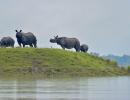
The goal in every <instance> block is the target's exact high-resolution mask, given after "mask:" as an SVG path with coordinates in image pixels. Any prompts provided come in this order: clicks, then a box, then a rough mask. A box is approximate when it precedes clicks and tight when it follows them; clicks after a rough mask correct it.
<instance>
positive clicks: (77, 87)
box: [0, 77, 130, 100]
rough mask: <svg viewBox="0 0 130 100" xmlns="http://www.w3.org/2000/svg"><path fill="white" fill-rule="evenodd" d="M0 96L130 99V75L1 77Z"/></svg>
mask: <svg viewBox="0 0 130 100" xmlns="http://www.w3.org/2000/svg"><path fill="white" fill-rule="evenodd" d="M0 100H130V77H104V78H77V79H73V78H72V79H41V80H28V81H23V80H21V81H20V80H0Z"/></svg>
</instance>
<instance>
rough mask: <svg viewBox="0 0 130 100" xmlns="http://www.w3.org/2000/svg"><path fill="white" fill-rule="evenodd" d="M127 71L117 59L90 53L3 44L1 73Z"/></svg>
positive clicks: (64, 73) (101, 73) (97, 72)
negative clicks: (104, 57) (10, 46)
mask: <svg viewBox="0 0 130 100" xmlns="http://www.w3.org/2000/svg"><path fill="white" fill-rule="evenodd" d="M29 74H30V75H33V76H36V75H41V76H66V75H67V76H108V75H109V76H110V75H126V74H128V72H127V70H125V69H121V68H119V67H118V66H117V63H116V62H113V61H109V60H104V59H102V58H100V57H96V56H92V55H90V54H86V53H77V52H71V51H65V50H61V49H49V48H44V49H43V48H37V49H35V48H0V75H8V76H9V75H14V76H17V75H29Z"/></svg>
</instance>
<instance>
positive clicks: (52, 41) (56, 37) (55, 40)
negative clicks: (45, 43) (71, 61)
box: [50, 35, 58, 43]
mask: <svg viewBox="0 0 130 100" xmlns="http://www.w3.org/2000/svg"><path fill="white" fill-rule="evenodd" d="M57 40H58V35H57V36H54V39H50V42H51V43H57Z"/></svg>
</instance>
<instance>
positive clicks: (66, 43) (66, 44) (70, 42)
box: [50, 35, 80, 52]
mask: <svg viewBox="0 0 130 100" xmlns="http://www.w3.org/2000/svg"><path fill="white" fill-rule="evenodd" d="M50 42H51V43H57V44H58V45H60V46H61V47H62V48H63V49H65V48H67V49H72V48H75V50H76V51H77V52H79V51H80V41H79V40H78V39H77V38H68V37H58V35H57V36H56V37H54V39H50Z"/></svg>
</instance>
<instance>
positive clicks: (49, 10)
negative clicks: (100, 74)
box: [0, 0, 130, 55]
mask: <svg viewBox="0 0 130 100" xmlns="http://www.w3.org/2000/svg"><path fill="white" fill-rule="evenodd" d="M129 4H130V0H0V38H2V37H4V36H11V37H13V38H14V39H15V40H16V37H15V34H16V33H15V31H14V30H16V29H17V30H20V29H22V30H23V32H33V33H34V34H35V35H36V36H37V40H38V47H45V48H50V47H54V48H60V46H58V45H57V44H52V43H50V42H49V39H50V38H53V37H54V36H55V35H59V36H66V37H76V38H78V39H79V40H80V43H81V44H87V45H88V46H89V52H96V53H99V54H101V55H107V54H114V55H123V54H128V55H130V46H129V43H130V11H129V10H130V6H129ZM17 45H18V44H17V41H16V46H17Z"/></svg>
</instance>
